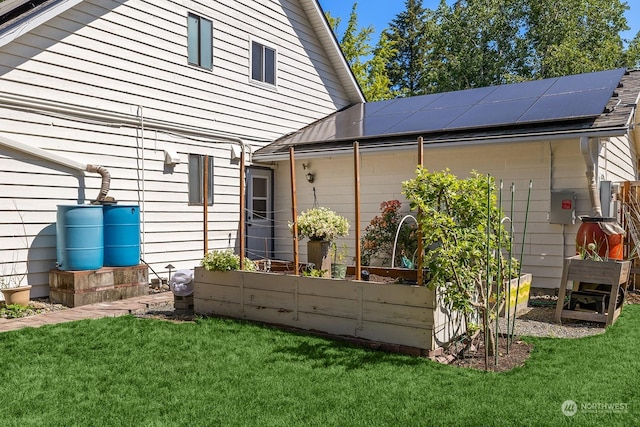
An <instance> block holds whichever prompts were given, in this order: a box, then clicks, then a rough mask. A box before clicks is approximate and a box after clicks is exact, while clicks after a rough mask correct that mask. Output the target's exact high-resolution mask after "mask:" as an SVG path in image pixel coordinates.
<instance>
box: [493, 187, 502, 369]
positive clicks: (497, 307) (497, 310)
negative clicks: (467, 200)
mask: <svg viewBox="0 0 640 427" xmlns="http://www.w3.org/2000/svg"><path fill="white" fill-rule="evenodd" d="M498 212H502V179H501V180H500V188H499V190H498ZM501 242H502V227H498V249H497V254H498V278H497V280H496V292H497V295H496V306H495V307H496V331H495V333H496V336H495V341H496V342H495V345H496V350H495V353H494V364H495V366H496V368H497V367H498V327H499V325H498V324H499V322H498V320H499V319H500V291H501V289H502V256H501V254H502V247H501V246H500V244H501Z"/></svg>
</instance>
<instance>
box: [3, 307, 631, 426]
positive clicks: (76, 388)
mask: <svg viewBox="0 0 640 427" xmlns="http://www.w3.org/2000/svg"><path fill="white" fill-rule="evenodd" d="M527 340H528V341H530V342H532V343H533V344H534V345H535V349H534V351H533V353H532V355H531V358H530V359H529V361H528V362H527V363H526V365H525V366H524V367H522V368H517V369H515V370H512V371H510V372H506V373H493V372H480V371H473V370H469V369H462V368H454V367H450V366H444V365H439V364H437V363H435V362H431V361H429V360H425V359H419V358H412V357H408V356H401V355H393V354H386V353H382V352H375V351H369V350H365V349H361V348H355V347H351V346H348V345H345V344H342V343H339V342H334V341H330V340H326V339H321V338H317V337H310V336H305V335H298V334H293V333H288V332H284V331H279V330H273V329H270V328H266V327H260V326H256V325H251V324H246V323H242V322H234V321H229V320H220V319H205V320H201V321H198V322H196V323H184V324H176V323H169V322H165V321H161V320H149V319H137V318H134V317H120V318H109V319H101V320H87V321H80V322H74V323H67V324H61V325H55V326H47V327H42V328H39V329H25V330H20V331H14V332H7V333H3V334H0V360H1V362H2V369H1V370H0V405H1V406H0V409H1V410H0V420H1V421H0V422H1V423H2V424H3V425H5V426H7V425H15V426H18V425H19V426H27V425H33V426H44V425H55V426H71V425H82V426H85V425H86V426H100V425H110V426H165V425H184V426H219V425H222V426H243V425H246V426H299V425H313V426H326V425H333V426H420V425H424V426H439V425H442V426H458V425H461V426H467V425H468V426H476V425H480V426H493V425H496V426H499V425H516V426H527V425H531V426H545V425H548V426H558V425H576V426H578V425H579V426H583V425H593V426H614V425H620V426H632V425H640V403H639V402H638V397H639V396H640V351H639V349H640V305H631V306H627V307H625V309H624V310H623V313H622V315H621V317H620V319H619V320H618V322H617V323H616V324H615V325H613V326H612V327H610V328H609V329H608V330H607V332H606V333H605V334H603V335H598V336H593V337H588V338H582V339H573V340H569V339H546V338H545V339H539V338H535V339H534V338H527ZM566 400H573V401H575V402H576V403H577V409H578V412H577V413H576V414H575V415H574V416H571V417H568V416H565V415H563V413H562V411H561V405H562V403H563V402H564V401H566ZM602 405H614V406H615V407H614V408H613V409H615V410H611V408H607V407H602Z"/></svg>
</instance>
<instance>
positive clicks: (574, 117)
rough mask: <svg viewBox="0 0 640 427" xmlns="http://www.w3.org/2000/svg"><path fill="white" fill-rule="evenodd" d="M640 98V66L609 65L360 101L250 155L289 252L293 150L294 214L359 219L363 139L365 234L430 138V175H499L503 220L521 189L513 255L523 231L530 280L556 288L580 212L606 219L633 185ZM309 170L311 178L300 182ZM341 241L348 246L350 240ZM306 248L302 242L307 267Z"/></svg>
mask: <svg viewBox="0 0 640 427" xmlns="http://www.w3.org/2000/svg"><path fill="white" fill-rule="evenodd" d="M639 95H640V72H639V71H632V72H625V70H610V71H604V72H599V73H591V74H583V75H577V76H567V77H561V78H557V79H547V80H538V81H534V82H525V83H519V84H513V85H504V86H495V87H488V88H478V89H471V90H466V91H459V92H450V93H445V94H435V95H426V96H421V97H414V98H405V99H396V100H390V101H381V102H374V103H366V104H357V105H354V106H352V107H350V108H348V109H345V110H343V111H340V112H338V113H336V114H332V115H330V116H328V117H326V118H324V119H323V120H320V121H318V122H316V123H315V124H313V125H312V126H309V127H306V128H304V129H301V130H300V131H298V132H295V133H293V134H291V135H287V136H285V137H283V138H281V139H280V140H278V141H276V142H274V143H273V144H271V145H269V146H267V147H264V148H262V149H260V150H258V151H257V152H256V153H255V155H254V157H253V159H254V161H259V162H261V163H265V164H270V165H271V166H272V167H273V168H274V169H275V182H276V187H275V200H276V203H275V209H274V210H275V212H276V222H275V223H276V224H280V225H281V226H276V227H275V242H276V251H275V252H276V254H277V253H279V252H285V251H287V250H288V251H291V249H290V248H291V247H292V244H291V243H290V241H289V231H288V230H287V228H286V227H284V226H282V224H284V223H285V222H286V220H291V215H290V205H291V196H290V194H291V191H290V181H291V179H290V177H289V164H288V162H289V160H288V159H289V157H288V150H289V147H294V149H295V159H296V168H295V170H296V174H297V176H296V181H297V188H296V190H297V191H296V194H297V202H298V211H302V210H304V209H307V208H310V207H312V206H314V205H320V206H326V207H329V208H331V209H333V210H335V211H337V212H338V213H340V214H342V215H345V216H347V218H348V219H349V220H350V221H351V222H352V224H353V221H354V219H355V213H354V206H355V202H354V196H353V194H354V172H353V170H354V159H353V143H354V141H358V142H359V147H360V164H361V176H360V187H361V195H360V201H361V215H360V219H361V222H360V224H358V226H359V227H360V229H361V230H363V229H364V228H365V227H366V226H367V225H368V223H369V221H370V220H371V219H372V218H373V217H374V216H375V215H377V214H378V213H379V206H380V203H381V202H382V201H386V200H391V199H399V200H401V201H403V200H405V199H404V197H403V196H402V194H401V190H402V186H401V183H402V181H405V180H407V179H410V178H412V177H413V176H415V175H414V172H415V170H416V165H417V164H418V150H417V140H418V137H423V138H424V166H425V167H426V168H427V169H428V170H431V171H440V170H444V169H446V168H449V169H450V170H451V171H452V172H453V173H454V174H456V175H457V176H461V177H464V176H468V175H469V173H470V171H472V170H476V171H478V172H479V173H482V174H491V175H493V176H494V177H495V178H496V180H498V181H499V180H503V185H504V189H503V209H504V210H505V211H506V213H509V212H510V204H511V192H510V186H511V184H512V183H513V184H514V185H515V194H514V198H513V199H514V205H515V208H514V215H513V220H514V229H515V241H516V243H517V245H516V252H515V253H516V254H518V256H519V254H520V251H521V249H522V242H523V236H524V250H523V255H524V256H523V261H524V262H523V270H524V271H526V272H528V273H533V286H534V287H543V288H544V287H546V288H557V287H558V286H559V284H560V278H561V274H562V265H563V263H562V261H563V258H564V257H566V256H572V255H574V254H575V235H576V231H577V229H578V227H579V225H580V220H579V219H578V217H579V216H582V215H592V214H594V213H595V210H596V209H597V208H598V206H596V205H597V204H602V203H604V205H605V206H604V209H605V212H604V216H610V215H611V214H615V212H614V209H615V203H612V204H610V203H609V202H610V199H611V198H612V197H611V192H610V191H609V188H610V187H609V186H608V184H609V182H611V183H614V184H615V183H619V182H624V181H634V180H636V179H637V176H638V147H639V146H638V144H640V133H639V132H638V128H637V126H636V125H637V123H638V122H639V121H640V117H639V116H638V114H637V102H638V96H639ZM309 172H310V173H312V174H313V175H314V180H313V183H309V182H307V181H306V180H305V175H306V174H307V173H309ZM530 180H531V181H532V190H531V198H530V209H529V215H528V224H527V230H526V235H524V220H525V216H526V215H525V211H526V205H527V198H528V186H529V182H530ZM591 186H593V188H594V189H600V188H602V189H603V197H602V199H603V202H602V203H601V202H600V198H599V197H598V196H597V195H596V196H595V197H593V198H592V197H591V195H592V192H591ZM613 188H615V185H614V186H613ZM561 191H562V192H561ZM558 194H559V195H560V197H555V196H556V195H558ZM572 194H573V195H575V198H576V201H575V203H574V202H573V197H572ZM592 199H593V200H592ZM563 202H564V203H563ZM607 206H609V208H607ZM601 207H602V206H601ZM408 209H409V207H408V204H407V205H405V210H407V211H408ZM607 209H611V210H610V211H607ZM557 214H560V217H561V218H558V217H557V216H556V215H557ZM567 214H568V219H567ZM572 217H573V218H572ZM352 235H353V233H352ZM344 242H345V243H347V244H348V245H349V246H350V247H351V249H352V250H353V247H354V246H355V241H354V240H353V238H352V237H349V238H346V239H345V240H344ZM305 251H306V249H305V245H300V252H301V254H302V259H303V260H304V253H305ZM352 253H353V252H352Z"/></svg>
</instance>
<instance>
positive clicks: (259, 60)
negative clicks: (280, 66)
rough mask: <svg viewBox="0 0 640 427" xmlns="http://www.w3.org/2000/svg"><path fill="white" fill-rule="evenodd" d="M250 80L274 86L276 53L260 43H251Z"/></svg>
mask: <svg viewBox="0 0 640 427" xmlns="http://www.w3.org/2000/svg"><path fill="white" fill-rule="evenodd" d="M251 79H252V80H256V81H259V82H264V83H269V84H272V85H275V84H276V51H275V49H271V48H270V47H267V46H264V45H262V44H260V43H256V42H251Z"/></svg>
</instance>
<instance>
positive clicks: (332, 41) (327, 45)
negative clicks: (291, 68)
mask: <svg viewBox="0 0 640 427" xmlns="http://www.w3.org/2000/svg"><path fill="white" fill-rule="evenodd" d="M300 5H301V6H302V8H303V9H304V11H305V13H306V14H307V17H308V18H309V21H310V22H311V25H312V27H313V29H314V30H315V32H316V34H317V36H318V39H319V40H320V43H322V46H323V47H324V49H325V51H326V53H327V55H328V56H329V60H330V61H331V63H332V64H333V68H334V69H335V70H336V72H337V73H338V75H339V78H340V81H341V82H342V84H343V86H344V87H345V90H346V91H347V93H348V94H349V100H350V101H351V102H352V103H354V104H355V103H357V102H365V101H366V99H365V96H364V93H363V92H362V88H360V85H359V84H358V81H357V80H356V77H355V75H354V74H353V71H351V67H350V66H349V63H348V62H347V59H346V58H345V57H344V53H343V52H342V49H341V48H340V43H338V39H336V36H335V34H334V33H333V31H332V30H331V27H330V26H329V22H327V18H326V17H325V15H324V11H323V10H322V7H321V6H320V3H319V2H318V0H300Z"/></svg>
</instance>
